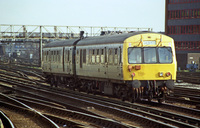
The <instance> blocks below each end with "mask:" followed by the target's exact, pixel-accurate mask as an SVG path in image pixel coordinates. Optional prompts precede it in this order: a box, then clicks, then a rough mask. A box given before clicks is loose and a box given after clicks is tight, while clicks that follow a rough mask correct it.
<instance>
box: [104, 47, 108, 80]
mask: <svg viewBox="0 0 200 128" xmlns="http://www.w3.org/2000/svg"><path fill="white" fill-rule="evenodd" d="M104 50H105V53H104V57H105V58H104V59H105V65H104V69H105V73H104V74H105V78H108V54H107V53H108V51H107V50H108V49H107V48H106V47H105V48H104Z"/></svg>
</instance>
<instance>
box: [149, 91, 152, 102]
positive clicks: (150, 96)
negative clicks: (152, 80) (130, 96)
mask: <svg viewBox="0 0 200 128" xmlns="http://www.w3.org/2000/svg"><path fill="white" fill-rule="evenodd" d="M152 99H153V93H152V92H149V96H148V101H149V102H151V100H152Z"/></svg>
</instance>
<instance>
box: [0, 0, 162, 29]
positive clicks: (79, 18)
mask: <svg viewBox="0 0 200 128" xmlns="http://www.w3.org/2000/svg"><path fill="white" fill-rule="evenodd" d="M0 14H1V15H0V24H14V25H63V26H102V27H105V26H107V27H142V28H153V31H155V32H160V31H162V32H164V29H165V0H0Z"/></svg>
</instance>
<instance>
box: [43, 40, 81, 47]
mask: <svg viewBox="0 0 200 128" xmlns="http://www.w3.org/2000/svg"><path fill="white" fill-rule="evenodd" d="M79 40H80V39H66V40H60V41H54V42H51V43H48V44H46V45H45V46H44V47H43V48H50V47H64V46H73V45H74V43H76V42H77V41H79Z"/></svg>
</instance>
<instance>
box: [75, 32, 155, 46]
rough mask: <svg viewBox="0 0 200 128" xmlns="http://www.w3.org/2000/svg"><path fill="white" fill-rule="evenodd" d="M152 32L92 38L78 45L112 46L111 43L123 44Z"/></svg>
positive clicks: (81, 41)
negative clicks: (131, 38) (134, 37)
mask: <svg viewBox="0 0 200 128" xmlns="http://www.w3.org/2000/svg"><path fill="white" fill-rule="evenodd" d="M145 33H152V32H131V33H123V34H115V35H105V36H97V37H90V38H85V39H83V40H80V41H79V42H78V43H77V46H79V45H96V44H110V43H123V42H124V40H126V39H127V38H129V37H131V36H134V35H138V34H145Z"/></svg>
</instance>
